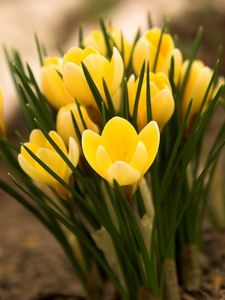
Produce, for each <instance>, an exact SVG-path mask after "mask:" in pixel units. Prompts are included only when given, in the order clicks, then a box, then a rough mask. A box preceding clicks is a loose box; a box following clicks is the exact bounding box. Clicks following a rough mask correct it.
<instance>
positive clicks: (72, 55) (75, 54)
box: [63, 47, 97, 65]
mask: <svg viewBox="0 0 225 300" xmlns="http://www.w3.org/2000/svg"><path fill="white" fill-rule="evenodd" d="M93 53H97V51H96V50H95V49H94V48H92V47H87V48H85V49H81V48H78V47H73V48H70V49H69V50H68V51H67V52H66V54H65V55H64V57H63V64H65V63H67V62H72V63H74V64H76V65H79V64H80V63H81V61H83V60H84V59H85V57H87V56H88V55H90V54H93Z"/></svg>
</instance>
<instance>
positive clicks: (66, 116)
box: [56, 103, 98, 145]
mask: <svg viewBox="0 0 225 300" xmlns="http://www.w3.org/2000/svg"><path fill="white" fill-rule="evenodd" d="M80 110H81V113H82V116H83V119H84V121H85V124H86V126H87V128H89V129H91V130H93V131H95V132H98V126H97V125H96V124H95V123H94V122H92V120H91V119H90V117H89V115H88V113H87V111H86V109H85V107H83V106H80ZM71 112H72V113H73V115H74V118H75V119H76V122H77V125H78V127H79V130H80V133H82V132H83V131H84V129H85V128H84V126H83V123H82V121H81V118H80V114H79V112H78V108H77V104H76V103H70V104H68V105H66V106H63V107H61V108H60V110H59V112H58V115H57V120H56V129H57V132H58V133H59V135H60V136H61V137H62V138H63V140H64V142H65V143H66V144H67V145H68V143H69V138H70V137H73V138H74V139H75V140H76V141H77V143H79V140H78V137H77V135H76V131H75V129H74V125H73V120H72V116H71Z"/></svg>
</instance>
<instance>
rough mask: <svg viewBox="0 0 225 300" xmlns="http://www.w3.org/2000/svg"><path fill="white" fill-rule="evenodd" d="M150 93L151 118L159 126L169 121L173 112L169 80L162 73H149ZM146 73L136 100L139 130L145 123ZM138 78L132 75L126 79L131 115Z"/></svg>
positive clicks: (161, 126)
mask: <svg viewBox="0 0 225 300" xmlns="http://www.w3.org/2000/svg"><path fill="white" fill-rule="evenodd" d="M149 78H150V94H151V110H152V119H153V120H154V121H156V122H157V124H158V125H159V128H160V129H162V128H163V126H164V125H165V124H166V123H167V122H168V121H169V119H170V118H171V116H172V114H173V112H174V99H173V95H172V91H171V87H170V83H169V80H168V78H167V76H166V75H165V74H164V73H157V74H155V73H150V75H149ZM146 82H147V75H146V74H145V76H144V79H143V83H142V87H141V93H140V97H139V102H138V111H137V125H138V128H139V130H141V129H142V128H143V127H144V126H145V125H146V124H147V111H146V110H147V103H146V89H147V84H146ZM138 83H139V78H138V79H137V80H135V77H134V75H131V77H130V78H129V80H128V83H127V87H128V97H129V108H130V113H131V115H133V111H134V103H135V97H136V93H137V88H138Z"/></svg>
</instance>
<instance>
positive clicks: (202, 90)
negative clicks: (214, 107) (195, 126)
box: [180, 60, 220, 120]
mask: <svg viewBox="0 0 225 300" xmlns="http://www.w3.org/2000/svg"><path fill="white" fill-rule="evenodd" d="M188 63H189V62H188V61H185V62H184V63H183V66H182V69H181V77H180V85H182V82H183V80H184V77H185V73H186V70H187V67H188ZM212 75H213V71H212V70H211V69H210V68H209V67H206V66H205V65H204V64H203V62H202V61H199V60H195V61H193V63H192V65H191V70H190V73H189V76H188V80H187V83H186V87H185V91H184V94H183V99H182V102H181V117H182V118H184V116H185V113H186V111H187V108H188V105H189V103H190V101H191V100H192V106H191V111H190V114H189V120H192V119H193V117H194V116H195V115H196V113H197V112H198V111H199V109H200V107H201V104H202V101H203V99H204V97H205V94H206V91H207V88H208V85H209V83H210V81H211V78H212ZM219 86H220V82H219V83H218V84H217V85H216V86H215V85H214V86H212V88H211V90H210V91H209V93H208V96H207V99H206V101H205V104H204V107H203V111H204V110H205V109H206V108H207V105H208V103H209V101H210V100H211V99H212V98H213V97H214V96H215V94H216V92H217V91H218V88H219Z"/></svg>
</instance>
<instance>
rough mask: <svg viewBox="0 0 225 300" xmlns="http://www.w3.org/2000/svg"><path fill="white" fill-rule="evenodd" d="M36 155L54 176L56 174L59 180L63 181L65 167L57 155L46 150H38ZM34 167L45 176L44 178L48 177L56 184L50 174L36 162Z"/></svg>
mask: <svg viewBox="0 0 225 300" xmlns="http://www.w3.org/2000/svg"><path fill="white" fill-rule="evenodd" d="M36 155H37V157H38V158H39V159H40V160H41V161H42V162H43V163H44V164H46V165H47V166H48V167H49V168H50V169H51V170H52V171H53V172H54V173H55V174H57V175H58V176H59V177H60V178H62V179H65V178H64V174H65V171H66V168H67V166H66V163H65V162H64V161H63V160H62V158H61V157H60V156H59V154H58V153H56V152H54V151H51V150H48V149H44V148H39V149H38V151H37V153H36ZM35 167H36V169H37V170H38V171H39V172H41V173H42V174H46V176H48V177H50V179H52V181H53V182H54V184H55V183H58V181H57V180H56V179H54V177H53V176H52V175H51V174H50V173H48V172H47V171H46V170H45V169H44V168H43V167H42V166H41V165H40V164H39V163H38V162H36V165H35Z"/></svg>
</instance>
